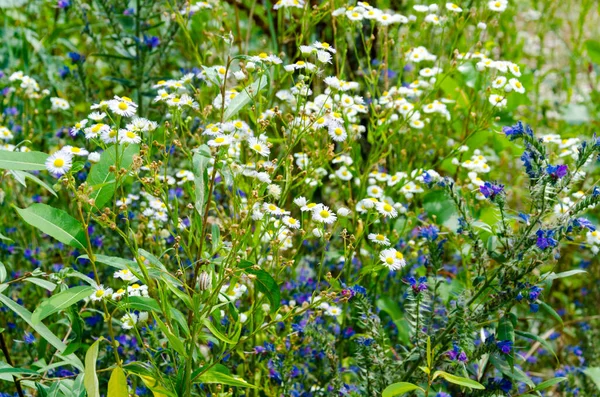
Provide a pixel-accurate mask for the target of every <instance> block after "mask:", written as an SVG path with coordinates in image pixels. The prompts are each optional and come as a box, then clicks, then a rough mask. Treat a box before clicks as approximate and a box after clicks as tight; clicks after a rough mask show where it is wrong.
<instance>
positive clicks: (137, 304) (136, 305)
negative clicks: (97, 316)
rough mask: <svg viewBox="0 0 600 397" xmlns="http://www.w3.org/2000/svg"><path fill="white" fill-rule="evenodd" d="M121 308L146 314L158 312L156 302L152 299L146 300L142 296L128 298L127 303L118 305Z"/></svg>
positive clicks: (123, 302) (158, 308) (158, 307)
mask: <svg viewBox="0 0 600 397" xmlns="http://www.w3.org/2000/svg"><path fill="white" fill-rule="evenodd" d="M119 306H120V307H122V308H130V309H135V310H141V311H146V312H150V311H152V312H160V311H161V309H160V306H159V305H158V302H157V301H156V300H155V299H153V298H147V297H144V296H130V297H129V298H128V299H127V301H122V302H121V303H120V304H119Z"/></svg>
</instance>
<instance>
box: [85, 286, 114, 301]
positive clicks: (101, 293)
mask: <svg viewBox="0 0 600 397" xmlns="http://www.w3.org/2000/svg"><path fill="white" fill-rule="evenodd" d="M112 293H113V290H112V288H105V287H104V286H103V285H98V286H96V291H94V292H93V293H92V294H91V295H90V299H91V300H92V301H94V302H98V301H101V300H102V299H107V298H110V297H112Z"/></svg>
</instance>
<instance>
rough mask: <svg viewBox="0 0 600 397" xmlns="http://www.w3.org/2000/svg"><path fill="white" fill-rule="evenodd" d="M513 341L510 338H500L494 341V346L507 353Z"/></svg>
mask: <svg viewBox="0 0 600 397" xmlns="http://www.w3.org/2000/svg"><path fill="white" fill-rule="evenodd" d="M512 345H513V342H512V341H510V340H502V341H498V342H496V346H497V347H498V349H500V351H501V352H502V353H504V354H509V353H510V351H511V349H512Z"/></svg>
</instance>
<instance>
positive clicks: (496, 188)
mask: <svg viewBox="0 0 600 397" xmlns="http://www.w3.org/2000/svg"><path fill="white" fill-rule="evenodd" d="M479 191H480V192H481V194H483V196H484V197H485V198H489V199H490V200H493V199H494V198H495V197H496V196H497V195H499V194H502V192H503V191H504V185H494V184H493V183H491V182H485V183H484V184H483V185H481V186H479Z"/></svg>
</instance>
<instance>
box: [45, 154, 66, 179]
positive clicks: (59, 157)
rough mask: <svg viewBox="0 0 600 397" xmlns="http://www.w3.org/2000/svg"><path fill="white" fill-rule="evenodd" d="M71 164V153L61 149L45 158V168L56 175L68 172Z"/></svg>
mask: <svg viewBox="0 0 600 397" xmlns="http://www.w3.org/2000/svg"><path fill="white" fill-rule="evenodd" d="M72 165H73V155H71V154H70V153H66V152H63V151H62V150H59V151H58V152H56V153H54V154H52V155H50V156H48V159H46V169H47V170H48V172H50V173H51V174H53V175H55V176H57V177H59V176H62V175H64V174H66V173H67V172H69V170H70V169H71V166H72Z"/></svg>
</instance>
